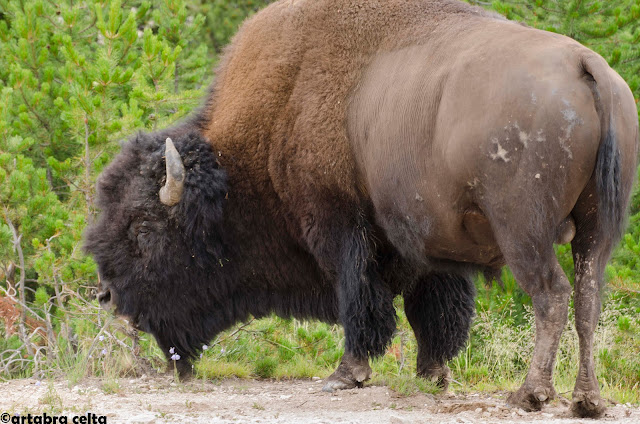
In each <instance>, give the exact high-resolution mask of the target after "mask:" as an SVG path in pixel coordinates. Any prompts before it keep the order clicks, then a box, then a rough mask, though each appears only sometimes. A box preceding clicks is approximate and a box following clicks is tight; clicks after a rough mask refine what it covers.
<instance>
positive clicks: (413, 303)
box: [404, 274, 475, 390]
mask: <svg viewBox="0 0 640 424" xmlns="http://www.w3.org/2000/svg"><path fill="white" fill-rule="evenodd" d="M474 296H475V288H474V285H473V282H472V281H471V280H469V279H468V278H466V277H464V276H460V275H452V274H429V275H427V276H425V277H423V278H421V279H419V280H418V281H417V282H416V283H415V285H414V286H413V287H412V288H411V289H410V290H407V291H405V293H404V309H405V312H406V314H407V318H408V320H409V323H410V324H411V328H413V332H414V334H415V336H416V340H417V342H418V363H417V373H418V376H420V377H424V378H426V379H429V380H432V381H435V382H436V384H438V386H440V387H441V388H442V389H443V390H446V389H447V387H448V386H449V381H450V380H451V371H450V370H449V367H448V366H447V365H446V363H447V361H449V360H450V359H452V358H453V357H454V356H455V355H457V353H458V352H459V351H460V349H462V348H463V347H464V345H465V343H466V342H467V339H468V337H469V328H470V327H471V321H472V318H473V315H474V311H475V303H474Z"/></svg>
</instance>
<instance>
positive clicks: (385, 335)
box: [323, 225, 396, 392]
mask: <svg viewBox="0 0 640 424" xmlns="http://www.w3.org/2000/svg"><path fill="white" fill-rule="evenodd" d="M342 236H343V237H342V243H341V246H340V247H339V249H340V252H339V253H340V255H339V261H338V264H339V266H338V268H337V278H338V287H337V292H338V308H339V317H340V322H341V323H342V325H343V327H344V333H345V353H344V356H343V358H342V362H341V363H340V366H339V367H338V369H336V371H335V372H334V373H333V374H332V375H331V376H330V377H329V378H328V379H327V383H326V385H325V386H324V388H323V390H324V391H328V392H332V391H334V390H336V389H348V388H352V387H361V386H362V384H363V382H364V381H365V380H368V379H369V378H370V377H371V368H370V367H369V363H368V358H369V357H370V356H378V355H382V354H383V353H384V351H385V349H386V347H387V345H388V343H389V341H390V340H391V337H392V336H393V332H394V331H395V328H396V320H395V318H396V314H395V309H394V307H393V294H392V292H391V290H390V289H389V287H388V286H387V285H386V284H385V283H384V282H383V281H382V278H381V277H380V274H379V272H378V271H377V269H376V261H375V260H374V257H373V251H372V249H371V245H370V240H369V234H368V231H367V230H366V227H365V226H364V225H357V226H356V227H355V228H353V229H351V230H350V231H347V232H345V233H343V235H342Z"/></svg>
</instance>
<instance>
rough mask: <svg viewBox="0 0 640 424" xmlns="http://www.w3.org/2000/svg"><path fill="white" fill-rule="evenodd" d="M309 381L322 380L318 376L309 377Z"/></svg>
mask: <svg viewBox="0 0 640 424" xmlns="http://www.w3.org/2000/svg"><path fill="white" fill-rule="evenodd" d="M311 381H322V380H320V377H311Z"/></svg>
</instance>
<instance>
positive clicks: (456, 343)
mask: <svg viewBox="0 0 640 424" xmlns="http://www.w3.org/2000/svg"><path fill="white" fill-rule="evenodd" d="M637 148H638V116H637V111H636V107H635V102H634V98H633V96H632V94H631V92H630V90H629V88H628V86H627V85H626V84H625V82H624V81H623V80H622V79H621V78H620V77H619V76H618V74H617V73H616V72H614V71H613V70H612V69H611V68H610V67H609V66H608V65H607V63H606V62H605V60H604V59H602V58H601V57H600V56H599V55H597V54H596V53H594V52H592V51H591V50H589V49H587V48H585V47H583V46H582V45H580V44H579V43H577V42H575V41H573V40H571V39H569V38H567V37H564V36H561V35H557V34H552V33H548V32H544V31H539V30H536V29H532V28H529V27H526V26H524V25H521V24H518V23H514V22H510V21H508V20H506V19H504V18H502V17H500V16H498V15H495V14H492V13H489V12H485V11H483V10H482V9H480V8H476V7H472V6H469V5H467V4H465V3H461V2H458V1H455V0H440V1H435V0H280V1H277V2H275V3H273V4H271V5H269V6H268V7H267V8H266V9H264V10H263V11H261V12H260V13H258V14H256V15H255V16H254V17H253V18H251V19H249V20H248V21H247V22H246V23H244V25H243V26H242V28H241V29H240V31H239V32H238V34H237V35H236V36H235V38H234V40H233V42H232V43H231V44H230V46H229V47H228V48H227V49H226V52H225V54H224V55H223V57H222V60H221V63H220V65H219V67H218V70H217V76H216V80H215V82H214V83H213V85H212V88H211V90H210V94H209V95H208V97H207V99H206V102H205V104H204V105H203V107H202V108H201V109H200V110H198V111H197V112H195V113H194V114H193V115H192V116H191V117H190V118H188V119H187V120H186V121H184V122H182V123H180V124H177V125H175V126H174V127H172V128H169V129H166V130H163V131H158V132H155V133H151V134H138V135H136V136H135V137H133V138H132V139H131V140H130V141H129V142H128V143H127V144H126V145H125V146H124V147H123V148H122V152H121V153H120V154H119V155H118V156H117V157H116V158H115V159H114V161H113V163H111V164H110V165H109V166H108V168H107V169H106V170H105V171H104V172H103V174H102V175H101V177H100V178H99V181H98V184H97V192H98V200H97V203H98V205H99V207H100V208H101V215H100V217H99V218H98V220H97V222H96V223H95V224H94V225H93V226H91V228H90V229H89V230H88V232H87V235H86V249H87V251H88V252H90V253H91V254H92V255H93V257H94V258H95V260H96V262H97V264H98V266H99V271H100V275H101V283H100V285H101V287H100V293H99V300H100V303H101V304H103V305H104V306H106V307H110V306H111V307H115V312H116V313H117V314H119V315H122V316H125V317H128V319H130V321H131V322H132V324H133V325H134V326H136V327H137V328H139V329H141V330H143V331H146V332H149V333H151V334H153V335H154V336H155V338H156V340H157V341H158V344H159V345H160V347H161V348H162V350H163V351H164V352H165V353H167V355H168V351H169V348H170V347H175V352H176V353H178V354H180V355H181V356H182V357H183V358H186V359H188V360H191V359H193V358H194V357H196V356H197V354H198V349H199V348H200V346H202V345H203V344H205V343H208V342H209V341H210V340H211V339H212V338H213V337H214V336H215V335H216V334H218V333H219V332H220V331H222V330H224V329H226V328H228V327H230V326H232V325H233V324H234V323H236V322H238V321H243V320H246V319H247V318H248V317H249V315H253V316H255V317H262V316H265V315H267V314H270V313H276V314H278V315H281V316H285V317H290V316H293V317H299V318H315V319H319V320H323V321H327V322H338V323H340V324H342V326H343V327H344V330H345V353H344V357H343V358H342V362H341V363H340V365H339V366H338V368H337V370H336V371H335V372H334V373H333V374H332V375H331V376H330V377H329V378H328V379H327V383H326V386H325V390H327V391H332V390H336V389H342V388H349V387H354V386H361V385H362V382H363V381H365V380H367V379H368V378H369V377H370V374H371V369H370V367H369V364H368V358H370V357H374V356H376V355H380V354H382V353H383V352H384V350H385V347H386V346H387V344H388V342H389V340H390V339H391V337H392V334H393V332H394V329H395V310H394V307H393V302H392V301H393V298H394V296H396V295H402V296H403V297H404V301H405V309H406V314H407V317H408V319H409V322H410V324H411V326H412V328H413V330H414V332H415V335H416V339H417V343H418V364H417V371H418V374H420V375H422V376H425V377H429V378H435V379H438V381H439V382H440V384H441V385H442V386H446V383H447V379H448V374H449V370H448V368H447V366H446V362H447V360H449V359H451V358H452V357H453V356H454V355H455V354H456V353H457V352H458V351H459V350H460V348H461V347H462V346H463V345H464V343H465V342H466V339H467V338H468V331H469V326H470V322H471V319H472V316H473V311H474V301H473V300H474V286H473V284H472V279H471V278H472V277H473V276H474V275H476V274H477V273H478V272H483V273H485V274H489V275H491V274H494V273H495V272H496V271H498V270H500V269H501V268H502V267H503V266H504V265H505V264H506V265H508V266H509V267H510V268H511V270H512V272H513V274H514V276H515V278H516V279H517V281H518V284H519V285H520V286H521V287H522V288H523V289H524V291H525V292H526V293H528V294H529V295H530V296H531V299H532V302H533V309H534V313H535V320H536V341H535V350H534V353H533V358H532V361H531V366H530V370H529V372H528V374H527V377H526V379H525V381H524V383H523V385H522V387H520V389H519V390H517V391H516V392H515V393H513V394H512V395H511V396H510V398H509V400H508V402H509V403H510V404H512V405H516V406H519V407H522V408H524V409H526V410H539V409H540V408H541V407H542V405H543V404H544V403H546V402H548V401H549V400H550V399H552V398H553V397H554V396H555V394H556V392H555V390H554V388H553V384H552V371H553V366H554V361H555V357H556V350H557V347H558V342H559V339H560V335H561V333H562V330H563V328H564V326H565V323H566V321H567V311H568V304H569V298H570V295H571V291H572V289H571V285H570V284H569V281H568V279H567V277H566V276H565V274H564V272H563V271H562V269H561V268H560V265H559V263H558V260H557V259H556V256H555V254H554V250H553V244H554V242H558V243H568V242H571V247H572V251H573V257H574V261H575V295H574V304H575V316H576V328H577V331H578V335H579V339H580V365H579V367H580V368H579V373H578V377H577V381H576V385H575V389H574V392H573V403H572V407H571V408H572V410H573V412H574V413H575V414H576V415H578V416H585V417H597V416H601V415H602V414H603V412H604V410H605V405H604V402H603V401H602V399H601V398H600V394H599V387H598V382H597V379H596V374H595V372H594V359H593V352H592V350H593V335H594V329H595V326H596V324H597V321H598V316H599V311H600V289H601V287H602V281H603V270H604V267H605V264H606V262H607V260H608V259H609V257H610V254H611V251H612V248H613V247H614V246H615V244H616V242H617V241H618V239H619V237H620V235H621V231H622V229H623V225H624V217H625V210H626V208H627V205H628V201H629V197H630V192H631V189H632V185H633V180H634V175H635V170H636V158H637ZM180 364H181V366H180V369H181V371H183V372H186V371H188V370H189V368H190V365H189V364H188V363H185V362H184V361H180Z"/></svg>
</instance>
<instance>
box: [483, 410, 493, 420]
mask: <svg viewBox="0 0 640 424" xmlns="http://www.w3.org/2000/svg"><path fill="white" fill-rule="evenodd" d="M482 416H483V417H484V418H489V417H490V416H491V412H489V411H484V412H483V413H482Z"/></svg>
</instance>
